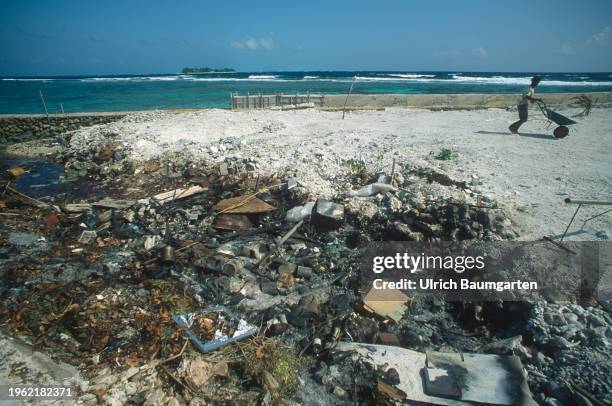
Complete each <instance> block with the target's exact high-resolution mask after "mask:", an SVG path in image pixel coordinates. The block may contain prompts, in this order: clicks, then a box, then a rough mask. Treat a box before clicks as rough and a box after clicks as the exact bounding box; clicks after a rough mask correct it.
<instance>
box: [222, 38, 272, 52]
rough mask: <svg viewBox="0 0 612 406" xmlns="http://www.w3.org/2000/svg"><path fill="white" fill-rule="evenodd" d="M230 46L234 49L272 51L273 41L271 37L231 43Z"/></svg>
mask: <svg viewBox="0 0 612 406" xmlns="http://www.w3.org/2000/svg"><path fill="white" fill-rule="evenodd" d="M230 46H231V47H232V48H235V49H251V50H258V49H272V48H274V40H273V39H272V38H271V37H263V38H259V39H257V38H249V39H247V40H246V41H232V42H231V43H230Z"/></svg>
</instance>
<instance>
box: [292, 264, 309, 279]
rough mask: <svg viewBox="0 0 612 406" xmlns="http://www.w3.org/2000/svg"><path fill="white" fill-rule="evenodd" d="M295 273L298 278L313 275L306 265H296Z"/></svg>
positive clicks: (306, 277)
mask: <svg viewBox="0 0 612 406" xmlns="http://www.w3.org/2000/svg"><path fill="white" fill-rule="evenodd" d="M295 275H296V276H297V277H299V278H304V279H310V278H312V276H313V271H312V268H310V267H308V266H298V267H297V271H296V272H295Z"/></svg>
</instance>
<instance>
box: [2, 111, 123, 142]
mask: <svg viewBox="0 0 612 406" xmlns="http://www.w3.org/2000/svg"><path fill="white" fill-rule="evenodd" d="M126 114H127V113H74V114H62V115H50V116H49V118H47V116H45V115H44V114H20V115H1V116H0V145H7V144H14V143H16V142H23V141H31V140H34V139H39V138H45V137H51V136H55V135H59V134H62V133H65V132H67V131H71V130H76V129H78V128H81V127H88V126H92V125H95V124H105V123H110V122H112V121H117V120H119V119H121V118H123V117H125V115H126Z"/></svg>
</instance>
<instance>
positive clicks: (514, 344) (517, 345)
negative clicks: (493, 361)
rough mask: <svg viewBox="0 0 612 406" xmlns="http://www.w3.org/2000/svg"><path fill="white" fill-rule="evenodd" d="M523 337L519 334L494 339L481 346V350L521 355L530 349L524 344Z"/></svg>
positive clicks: (499, 353)
mask: <svg viewBox="0 0 612 406" xmlns="http://www.w3.org/2000/svg"><path fill="white" fill-rule="evenodd" d="M522 341H523V337H522V336H520V335H518V336H514V337H510V338H505V339H503V340H498V341H494V342H492V343H488V344H485V345H484V346H482V347H480V350H479V351H480V352H483V353H487V354H498V355H520V354H525V353H527V352H528V350H527V349H526V348H525V347H523V345H522Z"/></svg>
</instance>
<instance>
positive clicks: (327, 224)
mask: <svg viewBox="0 0 612 406" xmlns="http://www.w3.org/2000/svg"><path fill="white" fill-rule="evenodd" d="M343 220H344V206H342V205H341V204H337V203H334V202H331V201H329V200H323V199H319V200H317V201H316V203H315V205H314V207H313V208H312V217H311V219H310V222H311V223H312V225H314V226H315V228H317V229H318V230H319V231H329V230H333V229H336V228H338V227H340V225H341V224H342V221H343Z"/></svg>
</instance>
